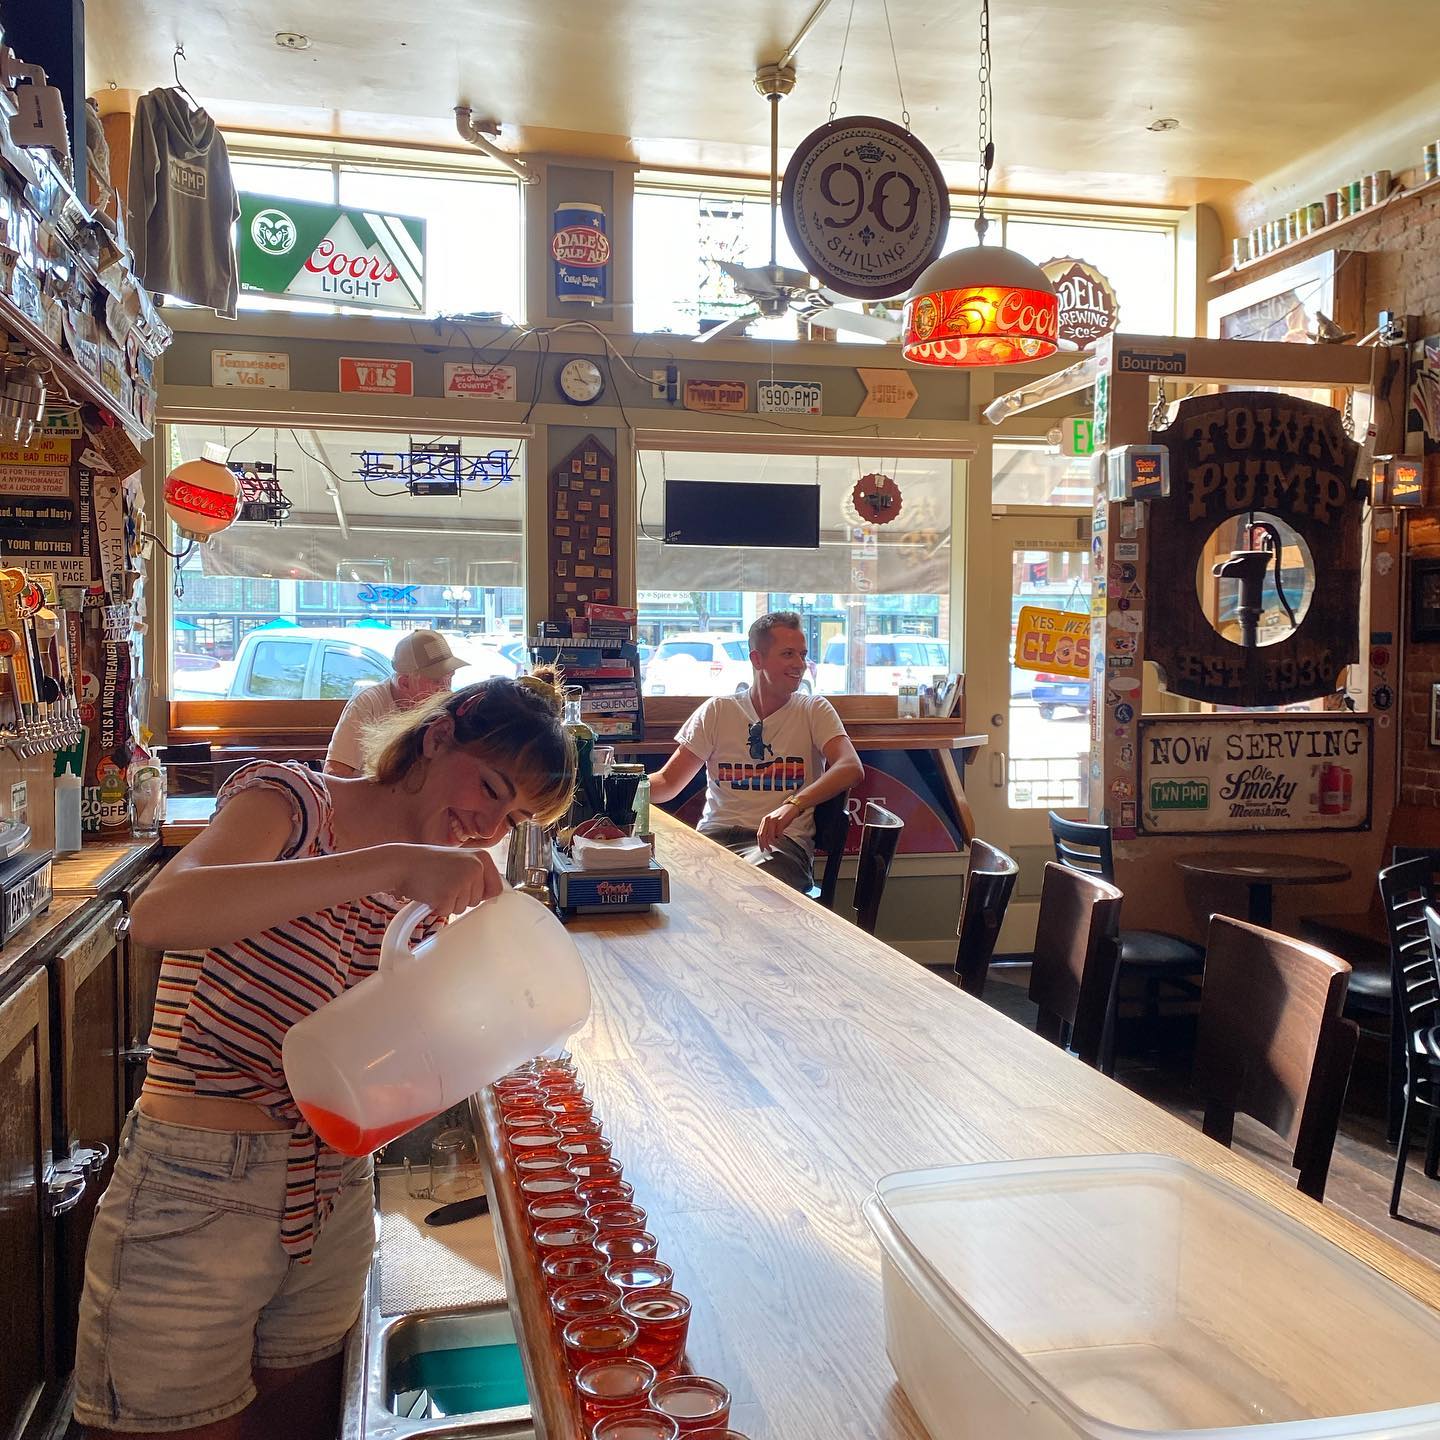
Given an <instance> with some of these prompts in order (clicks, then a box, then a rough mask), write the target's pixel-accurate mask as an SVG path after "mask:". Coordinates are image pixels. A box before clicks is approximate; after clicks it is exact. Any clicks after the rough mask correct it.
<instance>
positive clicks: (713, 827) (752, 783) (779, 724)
mask: <svg viewBox="0 0 1440 1440" xmlns="http://www.w3.org/2000/svg"><path fill="white" fill-rule="evenodd" d="M805 659H806V649H805V634H804V631H803V630H801V628H800V617H799V616H798V615H797V614H796V613H795V612H794V611H793V610H777V611H775V612H774V613H773V614H770V615H762V616H761V617H760V618H759V619H758V620H757V621H756V622H755V623H754V624H753V625H752V626H751V627H750V664H751V665H752V666H753V667H754V677H755V678H754V682H753V684H752V685H751V686H750V688H749V690H746V691H742V692H740V693H738V694H735V695H719V696H717V697H716V698H715V699H713V700H707V701H706V702H705V703H704V704H703V705H702V706H701V707H700V708H699V709H698V710H697V711H696V712H695V713H694V714H693V715H692V716H691V717H690V718H689V719H688V720H687V721H686V722H685V723H684V724H683V725H682V726H681V727H680V731H679V733H678V734H677V735H676V737H675V742H676V744H675V753H674V754H673V755H672V756H671V757H670V758H669V759H668V760H667V761H666V762H665V763H664V765H662V766H661V767H660V769H659V770H657V771H656V772H655V773H654V774H653V775H652V776H651V777H650V798H651V799H652V800H655V801H665V800H673V799H674V798H675V796H676V795H678V794H679V793H680V792H681V791H682V790H683V789H684V788H685V787H686V786H687V785H688V784H689V783H690V781H691V780H692V779H694V777H695V776H696V775H697V774H698V773H699V771H700V767H701V766H702V765H703V766H704V767H705V813H704V814H703V815H702V816H701V817H700V833H701V834H702V835H708V836H709V837H710V838H711V839H712V840H715V841H716V842H717V843H719V844H721V845H723V846H725V848H726V849H727V850H733V851H734V852H735V853H736V854H737V855H741V856H743V857H744V858H745V859H746V860H748V861H749V862H750V863H751V864H752V865H754V866H756V867H757V868H758V869H761V870H764V871H766V872H767V873H769V874H771V875H774V876H775V877H776V878H777V879H780V880H783V881H784V882H785V883H786V884H787V885H792V886H794V887H795V889H797V890H808V889H809V888H810V885H811V883H812V881H813V878H814V860H815V816H814V813H813V812H814V809H815V807H816V806H817V805H818V804H820V802H821V801H822V800H828V799H829V798H830V797H831V796H832V795H838V794H840V792H841V791H842V790H848V789H849V788H850V787H851V786H852V785H855V784H857V783H858V782H859V781H860V779H861V777H862V776H863V775H864V774H865V767H864V766H863V765H862V764H861V763H860V757H859V756H858V755H857V754H856V753H855V747H854V746H853V745H852V744H851V743H850V737H849V736H848V735H847V734H846V733H845V727H844V725H842V724H841V723H840V717H839V716H838V715H837V714H836V713H835V707H834V706H833V705H832V704H831V703H830V702H829V701H828V700H827V699H825V697H824V696H823V695H802V694H800V693H799V691H800V682H801V681H802V680H804V678H805Z"/></svg>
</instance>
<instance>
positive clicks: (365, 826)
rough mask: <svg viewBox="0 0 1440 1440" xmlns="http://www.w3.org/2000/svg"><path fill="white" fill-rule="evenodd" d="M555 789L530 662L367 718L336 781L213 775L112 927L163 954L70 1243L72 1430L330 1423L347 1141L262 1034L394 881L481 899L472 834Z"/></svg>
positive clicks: (370, 940)
mask: <svg viewBox="0 0 1440 1440" xmlns="http://www.w3.org/2000/svg"><path fill="white" fill-rule="evenodd" d="M574 785H575V757H574V751H573V747H572V745H571V743H570V740H569V738H568V736H567V735H566V732H565V729H564V727H563V725H562V723H561V699H560V692H559V689H558V688H557V686H556V685H555V682H554V676H553V674H551V673H545V672H542V673H541V674H537V675H532V676H525V677H523V678H521V679H519V680H510V679H491V680H486V681H483V682H482V683H480V684H478V685H472V686H469V687H467V688H466V689H464V690H460V691H458V692H456V693H454V694H449V693H444V694H441V695H437V696H433V697H431V698H430V699H429V700H427V701H425V702H424V703H422V704H420V705H419V706H417V707H416V708H414V709H410V710H405V711H402V712H401V713H399V714H397V715H395V716H394V717H393V718H391V719H390V720H389V721H387V722H384V723H383V724H381V725H380V726H379V727H378V728H377V729H376V730H375V731H374V732H372V736H371V744H370V749H369V755H368V759H367V761H366V766H365V770H364V771H363V773H362V774H361V775H359V776H357V777H355V778H342V777H339V776H336V775H320V774H316V773H313V772H312V771H310V770H308V769H307V768H305V767H304V766H303V765H300V764H297V763H293V762H291V763H285V764H279V763H269V762H258V763H256V764H253V765H248V766H246V767H245V768H244V769H241V770H239V771H237V772H236V773H235V774H234V775H233V776H232V777H231V778H230V780H229V781H228V782H227V783H226V785H225V786H224V787H223V789H222V790H221V792H220V794H219V796H218V797H217V800H216V808H215V816H214V819H213V820H212V821H211V822H210V824H209V826H208V827H207V829H206V830H205V832H204V833H203V834H202V835H201V836H199V837H198V838H197V839H196V840H194V841H192V842H191V844H190V845H188V846H187V847H186V848H185V849H184V850H182V851H181V852H180V854H179V855H177V856H176V857H175V859H173V860H172V861H171V862H170V864H169V865H168V866H166V868H165V869H164V871H162V872H161V874H160V875H159V877H157V879H156V880H155V881H154V882H153V883H152V884H151V885H150V887H149V888H148V889H147V890H146V892H145V893H144V895H143V896H142V897H141V899H140V900H139V901H137V903H136V905H135V910H134V913H133V916H132V924H133V931H134V934H135V936H136V938H137V939H138V940H140V941H141V942H142V943H144V944H146V945H150V946H154V947H155V948H157V949H163V950H164V951H165V952H166V953H165V959H164V965H163V968H162V971H161V977H160V985H159V990H158V993H157V996H156V1002H155V1021H154V1027H153V1030H152V1032H151V1036H150V1044H151V1047H152V1049H153V1051H154V1054H153V1058H152V1059H151V1060H150V1062H149V1068H148V1073H147V1076H146V1080H145V1085H144V1089H143V1091H142V1093H141V1096H140V1099H139V1102H138V1103H137V1105H136V1107H135V1109H134V1110H133V1111H132V1112H131V1114H130V1115H129V1117H128V1118H127V1120H126V1122H125V1126H124V1130H123V1131H122V1134H121V1140H120V1150H119V1155H118V1157H117V1160H116V1165H115V1174H114V1178H113V1179H112V1181H111V1183H110V1187H109V1189H108V1190H107V1191H106V1192H105V1195H104V1196H103V1197H102V1199H101V1202H100V1206H99V1209H98V1211H97V1214H96V1218H95V1223H94V1227H93V1229H92V1232H91V1237H90V1245H89V1250H88V1253H87V1255H86V1263H85V1289H84V1295H83V1298H82V1301H81V1307H80V1330H79V1337H78V1341H77V1356H76V1400H75V1416H76V1419H77V1420H78V1421H80V1422H81V1423H82V1424H83V1425H85V1426H86V1427H87V1429H88V1431H89V1433H90V1434H91V1435H94V1436H103V1435H107V1434H110V1433H117V1434H124V1435H127V1436H131V1437H133V1436H137V1435H140V1436H145V1435H165V1436H182V1437H183V1436H190V1437H195V1440H249V1437H251V1436H254V1437H260V1436H267V1437H271V1436H277V1435H285V1436H287V1437H291V1440H309V1437H315V1440H319V1437H322V1436H324V1437H330V1436H333V1435H334V1434H335V1433H336V1429H337V1423H338V1403H339V1388H340V1364H341V1348H342V1345H343V1342H344V1337H345V1335H346V1332H347V1331H348V1330H349V1329H350V1327H351V1325H352V1324H353V1323H354V1321H355V1319H356V1317H357V1315H358V1314H359V1312H360V1306H361V1303H362V1298H363V1292H364V1287H365V1279H366V1274H367V1271H368V1268H369V1264H370V1258H371V1251H372V1248H373V1244H374V1220H373V1210H372V1193H373V1192H372V1181H371V1173H372V1170H371V1161H370V1158H369V1157H368V1156H365V1157H361V1158H359V1159H352V1158H348V1157H346V1156H344V1155H341V1154H339V1153H338V1152H336V1151H334V1150H332V1149H330V1148H329V1147H328V1146H327V1145H325V1144H324V1143H323V1142H322V1141H321V1140H320V1139H319V1138H318V1137H317V1136H316V1134H315V1132H314V1131H313V1130H312V1129H311V1127H310V1126H309V1124H307V1123H306V1121H305V1120H304V1118H303V1116H302V1115H301V1114H300V1112H299V1110H298V1109H297V1107H296V1105H295V1101H294V1098H293V1097H292V1095H291V1094H290V1092H289V1090H288V1089H287V1086H286V1082H285V1075H284V1071H283V1069H282V1067H281V1046H282V1044H283V1041H284V1038H285V1034H286V1032H287V1031H288V1030H289V1029H290V1027H291V1026H292V1025H294V1024H296V1023H297V1022H299V1021H300V1020H302V1019H304V1018H305V1017H306V1016H307V1015H309V1014H311V1013H312V1012H313V1011H315V1010H316V1009H318V1008H319V1007H320V1006H321V1005H323V1004H325V1002H326V1001H328V1000H330V999H332V998H333V997H335V996H337V995H339V994H340V993H341V992H343V991H345V990H347V989H348V988H349V987H350V986H352V985H354V984H355V983H356V982H358V981H359V980H362V979H364V978H365V977H366V976H367V975H370V974H373V973H374V971H375V968H376V964H377V961H378V957H379V953H380V942H381V939H382V937H383V936H384V934H385V930H386V927H387V926H388V924H389V923H390V921H391V919H392V918H393V917H394V915H395V914H396V912H397V911H398V910H399V908H400V907H401V905H402V904H403V903H405V902H406V901H412V900H413V901H423V902H424V903H425V904H426V905H428V906H429V907H430V909H431V911H433V912H434V915H435V916H448V915H453V914H457V913H459V912H461V911H463V910H466V909H468V908H469V907H470V906H472V905H475V904H477V903H479V902H480V901H481V900H484V899H487V898H489V897H491V896H494V895H496V894H497V893H498V892H499V890H500V889H501V881H500V877H499V875H498V874H497V872H496V869H495V866H494V865H493V863H492V862H491V860H490V857H489V856H488V855H487V854H485V853H484V849H483V847H485V846H489V845H492V844H494V843H495V842H496V841H497V840H498V839H500V838H501V836H502V835H503V834H504V833H505V832H506V831H507V830H508V829H509V828H510V827H512V826H513V825H515V824H517V823H518V822H520V821H522V820H527V819H532V818H533V819H538V820H541V821H545V822H549V821H550V820H553V819H555V818H557V817H558V816H559V815H561V814H562V813H563V812H564V811H565V809H566V808H567V807H568V805H569V804H570V800H571V796H572V793H573V790H574ZM439 923H440V922H439V921H438V920H436V919H434V918H433V917H432V919H431V920H430V921H429V922H428V923H427V925H426V927H425V929H426V931H427V933H428V931H430V930H433V929H434V927H435V926H436V925H438V924H439Z"/></svg>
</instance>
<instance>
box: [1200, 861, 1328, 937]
mask: <svg viewBox="0 0 1440 1440" xmlns="http://www.w3.org/2000/svg"><path fill="white" fill-rule="evenodd" d="M1175 863H1176V865H1178V866H1179V867H1180V869H1182V870H1188V871H1190V872H1191V873H1192V874H1195V875H1206V876H1209V877H1211V878H1212V879H1217V880H1243V881H1244V882H1245V884H1246V885H1247V886H1248V887H1249V890H1250V905H1249V910H1248V912H1247V914H1246V917H1245V918H1246V919H1247V920H1249V921H1250V923H1251V924H1252V925H1264V926H1266V927H1267V928H1268V926H1269V925H1270V923H1271V919H1272V917H1273V915H1274V910H1275V886H1277V885H1335V884H1338V883H1339V882H1340V881H1341V880H1348V879H1349V878H1350V867H1349V866H1348V865H1342V864H1341V863H1340V861H1338V860H1322V859H1319V858H1317V857H1316V856H1313V855H1285V854H1282V853H1280V852H1278V851H1272V850H1199V851H1197V852H1196V853H1195V854H1193V855H1182V856H1181V857H1180V858H1179V859H1178V860H1176V862H1175Z"/></svg>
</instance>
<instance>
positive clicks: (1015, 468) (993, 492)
mask: <svg viewBox="0 0 1440 1440" xmlns="http://www.w3.org/2000/svg"><path fill="white" fill-rule="evenodd" d="M1092 464H1093V462H1092V461H1091V460H1089V459H1081V458H1078V457H1075V456H1070V455H1060V454H1058V453H1057V452H1055V451H1053V450H1050V449H1047V448H1046V447H1045V446H1043V445H1038V444H1037V445H1000V444H997V445H996V446H995V449H994V458H993V460H992V468H991V472H990V474H991V483H990V498H991V500H992V501H993V502H994V503H995V504H996V505H1073V506H1075V507H1076V508H1077V509H1083V510H1086V511H1089V510H1090V509H1091V508H1092V507H1093V506H1094V504H1095V477H1094V472H1093V469H1092Z"/></svg>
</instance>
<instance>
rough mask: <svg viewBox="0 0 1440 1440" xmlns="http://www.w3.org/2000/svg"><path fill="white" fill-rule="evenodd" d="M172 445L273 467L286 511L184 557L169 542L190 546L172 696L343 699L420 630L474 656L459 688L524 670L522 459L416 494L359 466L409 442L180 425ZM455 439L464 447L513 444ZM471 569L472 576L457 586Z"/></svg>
mask: <svg viewBox="0 0 1440 1440" xmlns="http://www.w3.org/2000/svg"><path fill="white" fill-rule="evenodd" d="M424 438H425V439H426V440H431V439H433V438H435V437H434V436H432V435H429V434H427V435H426V436H425V437H424ZM442 438H443V437H442ZM165 443H166V444H167V446H168V460H169V463H170V465H172V466H173V465H175V464H178V463H180V462H181V461H182V460H191V459H195V458H197V457H199V456H200V455H201V454H202V453H204V448H205V446H206V445H207V444H210V445H215V446H218V447H220V453H222V454H223V453H224V452H225V451H229V452H230V456H231V461H232V463H233V464H240V465H243V464H244V463H246V462H249V463H252V464H254V463H257V462H263V463H265V464H269V465H275V466H277V467H278V470H279V478H280V483H281V486H282V488H283V489H284V491H285V494H286V496H287V498H288V499H289V501H290V507H291V509H290V517H289V519H288V520H286V521H285V523H284V524H283V525H281V526H278V527H277V526H273V525H268V524H249V523H245V522H241V523H238V524H235V525H232V526H231V527H230V529H228V530H226V531H223V532H222V533H221V534H219V535H217V536H215V537H214V538H212V539H211V540H210V541H209V542H208V543H207V544H205V545H203V546H197V547H195V548H193V549H190V550H188V551H184V549H183V547H182V546H181V544H180V542H179V540H178V538H175V537H173V536H172V538H171V539H170V540H169V541H168V542H167V543H169V545H170V547H171V549H174V550H181V551H182V552H183V553H184V559H183V561H182V562H181V564H180V566H179V574H178V576H177V579H178V584H179V592H180V593H179V595H178V597H177V598H176V600H175V601H174V603H173V606H172V611H171V613H172V623H171V631H170V655H171V665H170V671H171V680H170V694H171V698H172V699H175V700H182V701H184V700H218V699H224V698H235V699H275V700H300V699H304V700H320V699H324V700H348V699H350V698H351V696H352V695H354V693H355V691H356V689H357V687H358V686H360V685H363V684H370V683H374V682H376V681H379V680H383V679H385V678H386V677H387V676H388V675H389V673H390V671H389V662H390V657H391V655H392V654H393V653H394V649H395V645H396V643H397V642H398V641H399V640H400V638H401V637H402V636H403V635H404V634H405V633H406V632H407V631H409V630H412V629H416V628H419V627H427V628H429V629H433V630H439V631H441V632H442V633H443V634H445V636H446V638H447V639H448V641H449V642H450V646H451V649H452V650H453V651H454V652H455V653H456V654H457V655H459V656H461V658H463V659H464V660H465V661H466V662H467V667H466V669H465V670H463V671H461V672H459V675H458V677H457V683H459V684H464V683H468V682H469V681H470V680H472V679H480V678H483V677H484V676H486V675H514V674H516V673H517V669H518V666H517V661H516V659H514V658H512V657H511V656H509V655H506V654H503V653H502V652H501V648H500V647H501V646H502V645H510V644H511V643H512V642H513V641H515V640H516V639H519V638H523V636H524V633H525V611H524V605H525V599H524V588H523V586H524V577H523V569H522V566H523V556H524V541H523V534H522V519H523V499H524V493H523V492H524V480H523V474H524V464H523V459H524V456H523V452H522V453H521V454H520V455H518V456H516V458H515V459H514V461H513V462H512V469H513V472H514V474H515V476H516V478H515V479H514V480H510V481H504V482H497V481H490V482H486V483H483V484H479V485H473V486H472V485H466V486H464V487H462V490H461V493H460V495H459V496H457V497H428V496H421V497H417V496H412V495H411V494H410V493H409V492H408V491H407V490H406V489H405V487H404V486H403V485H402V484H400V483H399V482H397V481H395V480H390V479H387V480H384V481H381V480H370V481H368V482H367V481H363V480H361V479H360V478H359V475H358V474H357V469H358V465H359V459H358V457H359V455H360V454H361V453H362V452H370V453H372V454H379V455H383V456H391V457H394V458H393V459H392V460H391V461H387V462H384V463H392V464H398V463H399V461H400V457H401V456H403V453H404V452H405V451H407V450H408V448H409V440H408V439H407V437H406V436H404V435H393V434H380V433H367V432H364V431H341V430H310V429H307V430H303V431H299V430H297V431H290V430H257V431H254V432H253V433H252V431H251V429H250V427H249V426H245V427H238V426H232V427H229V428H225V427H222V426H205V425H181V426H174V427H172V428H171V429H170V430H169V431H168V432H167V436H166V441H165ZM460 444H461V449H462V453H463V454H464V455H467V456H468V455H487V454H489V452H491V451H493V450H503V449H506V448H509V449H512V450H513V449H514V448H515V444H516V442H514V441H509V442H507V441H504V440H500V439H495V438H491V437H471V436H466V437H465V438H464V439H463V440H461V442H460ZM462 574H463V575H468V576H469V577H470V578H469V579H468V580H467V583H466V585H465V586H464V588H462V589H459V590H457V589H456V588H455V587H454V577H455V576H456V575H462ZM520 658H521V659H522V660H523V658H524V657H523V656H522V657H520Z"/></svg>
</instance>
